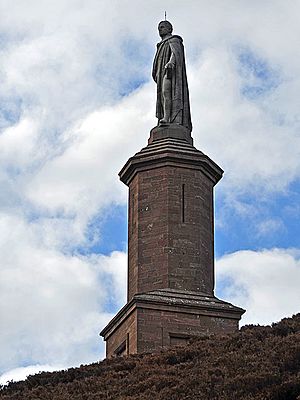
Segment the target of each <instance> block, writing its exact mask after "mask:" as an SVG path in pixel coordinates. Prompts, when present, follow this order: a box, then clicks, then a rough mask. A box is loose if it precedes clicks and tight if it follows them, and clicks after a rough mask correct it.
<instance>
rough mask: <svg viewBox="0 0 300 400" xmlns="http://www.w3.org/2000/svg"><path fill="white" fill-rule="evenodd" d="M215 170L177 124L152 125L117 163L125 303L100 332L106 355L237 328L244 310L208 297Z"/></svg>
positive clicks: (210, 291)
mask: <svg viewBox="0 0 300 400" xmlns="http://www.w3.org/2000/svg"><path fill="white" fill-rule="evenodd" d="M222 174H223V171H222V169H221V168H220V167H219V166H218V165H217V164H216V163H214V162H213V161H212V160H211V159H210V158H209V157H208V156H206V155H205V154H203V153H202V152H201V151H199V150H197V149H196V148H195V147H194V146H193V140H192V138H191V136H190V132H188V131H187V130H186V129H184V128H183V127H180V126H178V125H169V126H164V127H156V128H154V129H152V131H151V133H150V138H149V141H148V146H147V147H145V148H144V149H142V150H141V151H140V152H138V153H137V154H135V155H134V156H133V157H131V158H130V159H129V160H128V161H127V163H126V164H125V166H124V167H123V168H122V170H121V172H120V174H119V175H120V179H121V181H122V182H124V183H125V184H126V185H127V186H128V187H129V213H128V303H127V304H126V306H125V307H124V308H123V309H122V310H121V311H120V312H119V313H118V314H117V315H116V317H115V318H114V319H113V320H112V321H111V322H110V323H109V324H108V325H107V327H106V328H104V329H103V331H102V332H101V335H102V336H103V337H104V340H106V341H107V356H108V357H110V356H112V355H114V354H117V355H118V354H130V353H136V352H143V351H154V350H158V349H161V348H164V347H166V346H170V345H173V344H178V343H181V342H184V341H186V340H187V339H188V338H190V337H193V336H198V335H202V334H208V333H224V332H233V331H234V330H237V329H238V321H239V319H240V317H241V315H242V314H243V313H244V310H242V309H241V308H238V307H235V306H233V305H231V304H229V303H226V302H223V301H221V300H219V299H217V298H215V297H214V212H213V187H214V185H215V184H216V183H217V182H218V181H219V180H220V179H221V177H222Z"/></svg>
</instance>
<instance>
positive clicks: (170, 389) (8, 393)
mask: <svg viewBox="0 0 300 400" xmlns="http://www.w3.org/2000/svg"><path fill="white" fill-rule="evenodd" d="M0 399H1V400H12V399H14V400H21V399H22V400H24V399H26V400H27V399H29V400H38V399H39V400H48V399H51V400H64V399H72V400H94V399H99V400H100V399H101V400H106V399H112V400H118V399H120V400H121V399H122V400H128V399H131V400H134V399H139V400H150V399H151V400H154V399H155V400H162V399H164V400H165V399H168V400H177V399H178V400H179V399H180V400H187V399H199V400H202V399H203V400H208V399H209V400H217V399H220V400H221V399H226V400H232V399H235V400H236V399H243V400H250V399H256V400H267V399H272V400H296V399H297V400H300V314H297V315H295V316H293V318H286V319H283V320H282V321H280V322H279V323H276V324H273V325H272V326H253V325H248V326H245V327H243V328H242V329H241V330H240V332H238V333H236V334H234V335H228V336H223V337H203V338H201V339H197V340H194V341H192V342H191V343H189V344H188V345H186V346H185V347H180V348H179V347H178V348H175V349H171V350H168V351H164V352H161V353H159V354H145V355H136V356H130V357H126V358H116V359H112V360H104V361H102V362H99V363H95V364H90V365H86V366H81V367H80V368H71V369H69V370H67V371H61V372H52V373H48V372H43V373H40V374H37V375H33V376H30V377H28V379H27V380H26V381H23V382H16V383H10V384H9V385H8V386H7V387H4V388H2V390H1V391H0Z"/></svg>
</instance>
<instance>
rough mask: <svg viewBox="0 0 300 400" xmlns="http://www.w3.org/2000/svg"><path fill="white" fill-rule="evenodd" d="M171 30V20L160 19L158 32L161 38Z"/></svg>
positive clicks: (169, 33)
mask: <svg viewBox="0 0 300 400" xmlns="http://www.w3.org/2000/svg"><path fill="white" fill-rule="evenodd" d="M172 31H173V26H172V24H171V22H169V21H161V22H160V23H159V24H158V33H159V36H160V37H161V38H163V37H165V36H167V35H171V33H172Z"/></svg>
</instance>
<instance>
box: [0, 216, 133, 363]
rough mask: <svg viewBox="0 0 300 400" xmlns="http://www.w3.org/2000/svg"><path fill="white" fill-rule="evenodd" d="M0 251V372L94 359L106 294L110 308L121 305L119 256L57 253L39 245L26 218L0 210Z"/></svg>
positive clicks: (122, 256)
mask: <svg viewBox="0 0 300 400" xmlns="http://www.w3.org/2000/svg"><path fill="white" fill-rule="evenodd" d="M0 250H1V271H0V276H1V279H0V286H1V288H0V293H1V295H0V307H1V324H2V332H1V341H0V349H1V354H2V357H1V365H0V368H1V370H7V369H9V368H14V367H17V366H18V365H22V364H23V363H26V364H28V362H32V363H33V364H34V363H42V364H50V365H52V364H60V365H72V364H78V363H80V362H89V361H92V360H95V359H98V357H100V354H101V353H100V349H101V347H102V348H103V344H102V343H101V339H100V338H99V336H98V333H99V331H100V329H101V327H103V326H105V324H106V323H107V321H108V320H109V319H110V318H111V317H112V315H111V314H110V312H109V310H108V308H107V305H106V303H107V301H108V298H109V296H110V294H114V293H116V292H118V297H116V300H115V303H116V306H117V307H120V306H121V305H123V304H124V303H125V287H126V275H125V271H126V260H127V258H126V255H125V254H123V253H119V252H115V253H112V254H111V255H110V256H101V255H91V256H86V257H83V256H79V255H76V254H75V255H68V254H63V253H61V252H58V251H55V250H51V249H49V248H47V247H44V245H43V243H41V240H40V238H39V237H38V236H37V235H36V233H35V230H34V229H32V227H31V225H30V224H29V223H26V222H25V221H24V220H21V219H18V218H16V217H7V216H3V215H2V216H1V218H0ZM117 275H118V276H119V277H120V278H119V279H116V276H117ZM121 277H122V279H121ZM116 285H117V286H116ZM111 311H112V310H111ZM96 347H97V348H98V349H99V351H98V352H95V348H96Z"/></svg>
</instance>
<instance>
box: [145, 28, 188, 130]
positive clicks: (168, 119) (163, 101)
mask: <svg viewBox="0 0 300 400" xmlns="http://www.w3.org/2000/svg"><path fill="white" fill-rule="evenodd" d="M172 31H173V27H172V24H171V23H170V22H169V21H161V22H160V23H159V25H158V32H159V35H160V37H161V41H160V42H159V43H158V44H157V51H156V55H155V58H154V62H153V70H152V77H153V79H154V81H155V82H156V84H157V100H156V117H157V118H158V124H159V125H169V124H177V125H182V126H184V127H186V128H187V129H188V130H189V131H192V122H191V113H190V102H189V89H188V83H187V77H186V67H185V57H184V47H183V41H182V38H181V37H180V36H177V35H172Z"/></svg>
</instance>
